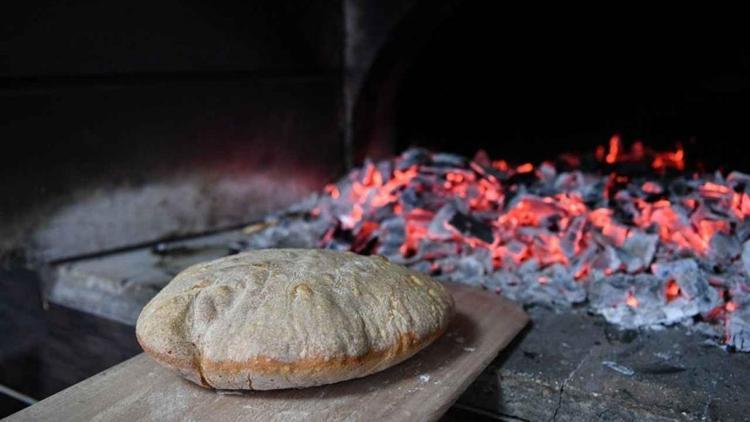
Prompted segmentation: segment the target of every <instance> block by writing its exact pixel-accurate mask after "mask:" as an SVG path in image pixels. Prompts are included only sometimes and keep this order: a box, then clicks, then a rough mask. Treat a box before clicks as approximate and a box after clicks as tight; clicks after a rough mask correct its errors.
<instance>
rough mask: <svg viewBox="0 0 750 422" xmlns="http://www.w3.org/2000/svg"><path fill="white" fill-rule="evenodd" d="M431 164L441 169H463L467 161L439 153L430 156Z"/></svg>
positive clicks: (459, 157)
mask: <svg viewBox="0 0 750 422" xmlns="http://www.w3.org/2000/svg"><path fill="white" fill-rule="evenodd" d="M432 164H433V165H435V166H442V167H458V168H465V167H466V165H467V164H468V160H467V159H466V158H464V157H462V156H460V155H456V154H449V153H445V152H439V153H436V154H432Z"/></svg>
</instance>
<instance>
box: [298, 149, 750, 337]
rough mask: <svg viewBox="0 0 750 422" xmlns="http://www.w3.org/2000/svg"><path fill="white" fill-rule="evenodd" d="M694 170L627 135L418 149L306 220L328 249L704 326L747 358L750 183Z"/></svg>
mask: <svg viewBox="0 0 750 422" xmlns="http://www.w3.org/2000/svg"><path fill="white" fill-rule="evenodd" d="M582 163H587V164H586V166H587V167H586V169H584V168H582V167H583V166H584V165H583V164H582ZM623 169H624V170H623ZM634 169H636V170H634ZM685 170H686V163H685V152H684V150H683V148H682V147H681V146H679V145H678V146H677V147H676V148H675V149H674V150H673V151H662V152H658V151H653V150H651V149H649V148H646V147H644V145H643V144H642V143H641V142H638V141H636V142H633V143H632V144H631V145H630V146H629V147H626V146H625V145H624V144H623V142H622V141H621V139H620V137H619V136H613V137H612V138H611V139H610V140H609V142H608V144H607V145H604V146H601V147H599V148H597V150H596V151H595V153H594V154H593V156H592V157H589V158H588V159H587V158H586V157H583V156H575V155H570V154H568V155H564V156H561V157H560V159H558V160H556V162H555V163H552V162H542V163H539V164H533V163H523V164H520V165H512V164H510V163H508V162H506V161H504V160H496V161H492V160H490V159H489V157H488V156H487V154H486V153H484V152H481V151H480V152H479V153H478V154H477V155H476V156H475V157H474V159H473V160H468V159H465V158H463V157H460V156H456V155H452V154H440V153H430V152H427V151H425V150H421V149H411V150H407V151H406V152H404V153H403V154H402V155H401V156H399V157H396V158H394V159H392V160H386V161H382V162H379V163H373V162H367V163H366V164H365V165H364V166H363V167H362V168H360V169H356V170H354V171H352V172H351V173H350V174H349V175H348V176H347V177H345V178H344V179H342V180H341V181H340V182H338V183H337V184H335V185H333V184H332V185H329V186H326V188H325V190H324V192H325V194H324V195H323V196H321V197H319V198H318V200H317V201H316V203H315V207H314V208H313V210H314V212H311V213H310V218H313V219H315V221H316V222H317V223H316V224H323V227H324V228H325V232H324V234H323V235H322V236H321V237H320V239H321V240H320V245H319V246H321V247H326V248H334V249H342V250H351V251H354V252H357V253H364V254H370V253H376V254H380V255H383V256H385V257H387V258H388V259H390V260H392V261H395V262H399V263H402V264H404V265H408V266H410V267H412V268H414V269H416V270H418V271H423V272H426V273H429V274H432V275H433V276H435V277H438V278H441V279H446V280H452V281H457V282H463V283H469V284H478V285H482V286H484V287H487V288H490V289H492V290H494V291H497V292H499V293H501V294H504V295H506V296H508V297H510V298H511V299H515V300H518V301H521V302H524V303H547V304H549V303H552V304H559V305H571V304H576V303H583V302H588V304H589V306H590V307H591V308H592V309H593V310H594V311H595V312H597V313H600V314H602V315H604V317H605V318H607V320H609V321H610V322H613V323H616V324H619V325H621V326H624V327H641V326H651V325H657V324H674V323H685V322H686V321H687V322H690V323H691V324H695V323H698V324H704V325H706V326H710V327H711V328H710V329H713V330H715V331H716V337H717V338H721V339H722V341H723V342H724V343H726V344H728V345H730V346H732V347H734V348H736V349H739V350H750V329H749V328H748V327H749V326H750V318H748V311H747V309H748V308H750V281H749V280H750V277H748V271H749V270H750V246H749V245H750V242H748V239H750V218H749V217H750V196H748V193H747V192H750V176H748V175H745V174H742V173H738V172H732V173H730V174H728V175H727V176H724V175H722V174H721V173H718V172H717V173H711V174H687V173H686V171H685ZM321 222H322V223H321ZM704 331H705V330H704Z"/></svg>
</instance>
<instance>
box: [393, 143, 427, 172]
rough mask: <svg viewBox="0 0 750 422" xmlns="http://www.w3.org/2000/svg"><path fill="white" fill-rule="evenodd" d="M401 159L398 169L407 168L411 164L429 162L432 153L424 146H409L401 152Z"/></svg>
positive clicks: (417, 164)
mask: <svg viewBox="0 0 750 422" xmlns="http://www.w3.org/2000/svg"><path fill="white" fill-rule="evenodd" d="M400 158H401V160H399V161H398V169H399V170H405V169H407V168H409V167H411V166H419V165H424V164H429V163H430V161H432V160H431V159H430V153H429V152H427V150H425V149H423V148H409V149H407V150H406V151H404V152H403V153H402V154H401V157H400Z"/></svg>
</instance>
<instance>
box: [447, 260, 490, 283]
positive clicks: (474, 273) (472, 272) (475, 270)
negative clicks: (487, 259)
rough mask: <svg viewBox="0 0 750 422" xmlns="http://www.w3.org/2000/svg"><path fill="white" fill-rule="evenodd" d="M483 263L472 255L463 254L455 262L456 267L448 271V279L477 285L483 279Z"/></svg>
mask: <svg viewBox="0 0 750 422" xmlns="http://www.w3.org/2000/svg"><path fill="white" fill-rule="evenodd" d="M484 268H485V265H484V264H483V263H482V262H481V261H480V260H479V259H477V258H476V257H474V256H463V257H461V258H459V259H458V260H457V262H456V267H455V270H454V271H453V272H451V273H450V276H449V280H451V281H455V282H457V283H463V284H469V285H474V286H478V285H480V284H481V283H482V281H483V280H484V274H485V272H484Z"/></svg>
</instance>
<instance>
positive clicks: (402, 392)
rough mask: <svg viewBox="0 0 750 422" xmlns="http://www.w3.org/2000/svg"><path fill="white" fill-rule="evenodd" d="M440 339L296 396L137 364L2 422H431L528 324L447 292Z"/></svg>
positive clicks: (455, 290) (144, 361) (141, 359)
mask: <svg viewBox="0 0 750 422" xmlns="http://www.w3.org/2000/svg"><path fill="white" fill-rule="evenodd" d="M448 287H449V288H450V290H451V293H452V294H453V297H454V299H455V301H456V309H457V313H456V317H455V319H454V320H453V322H452V323H451V326H450V327H449V329H448V332H447V334H446V335H445V336H443V337H442V338H441V339H439V340H438V341H436V342H435V343H434V344H433V345H432V346H430V347H428V348H427V349H425V350H423V351H422V352H420V353H419V354H417V355H416V356H414V357H413V358H411V359H409V360H407V361H406V362H403V363H402V364H400V365H397V366H395V367H393V368H390V369H388V370H386V371H383V372H380V373H377V374H374V375H371V376H368V377H365V378H361V379H357V380H352V381H346V382H342V383H338V384H333V385H327V386H322V387H316V388H308V389H301V390H279V391H267V392H260V391H252V392H247V393H235V392H219V393H217V392H214V391H210V390H204V389H202V388H200V387H198V386H195V385H194V384H192V383H190V382H188V381H185V380H183V379H181V378H179V377H178V376H177V375H175V374H173V373H172V372H170V371H168V370H166V369H164V368H162V367H160V366H158V365H157V364H156V363H154V362H153V361H152V360H151V359H149V358H148V357H147V356H146V355H144V354H140V355H138V356H136V357H134V358H132V359H130V360H128V361H125V362H123V363H121V364H119V365H117V366H115V367H113V368H111V369H108V370H106V371H104V372H102V373H100V374H98V375H95V376H94V377H92V378H89V379H88V380H86V381H83V382H81V383H79V384H76V385H74V386H72V387H70V388H68V389H67V390H64V391H62V392H60V393H58V394H55V395H54V396H51V397H49V398H47V399H45V400H43V401H41V402H39V403H37V404H36V405H34V406H31V407H29V408H27V409H25V410H23V411H21V412H19V413H16V414H15V415H12V416H11V417H10V418H9V419H8V420H9V421H26V420H35V421H39V420H43V421H46V420H55V421H80V420H102V421H133V420H143V421H160V422H164V421H171V420H180V421H200V420H223V421H245V420H248V421H250V420H264V421H295V420H300V421H302V420H304V421H310V420H326V421H352V420H395V421H419V420H424V421H427V420H436V419H438V418H439V417H440V416H441V415H442V414H443V413H444V412H445V411H446V410H447V409H448V408H449V407H450V406H451V404H452V403H453V402H454V401H455V400H456V399H457V398H458V396H459V395H460V394H461V393H462V392H463V391H464V390H465V389H466V388H467V387H468V386H469V384H470V383H471V382H472V381H473V380H474V379H475V378H476V377H477V375H478V374H479V373H480V372H481V371H482V370H483V369H484V368H485V367H486V366H487V365H488V364H489V363H490V361H492V359H493V358H494V357H495V356H496V355H497V353H498V352H499V351H500V350H501V349H502V348H503V347H505V346H506V345H507V344H508V343H509V342H510V341H511V340H512V339H513V337H515V335H516V334H517V333H518V332H519V331H520V330H521V329H522V328H523V327H524V325H525V324H526V322H527V321H528V317H527V315H526V314H525V313H524V312H523V311H522V310H521V309H520V308H519V307H517V306H516V305H514V304H512V303H511V302H509V301H507V300H505V299H503V298H502V297H500V296H497V295H495V294H492V293H489V292H486V291H483V290H480V289H478V288H474V287H467V286H462V285H456V284H449V285H448Z"/></svg>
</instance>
